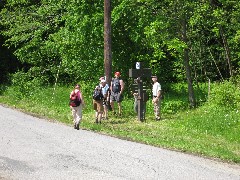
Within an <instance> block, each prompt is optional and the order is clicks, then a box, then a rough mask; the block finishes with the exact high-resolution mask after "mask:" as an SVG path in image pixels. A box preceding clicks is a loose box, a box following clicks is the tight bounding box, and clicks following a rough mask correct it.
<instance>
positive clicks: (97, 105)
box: [93, 99, 103, 112]
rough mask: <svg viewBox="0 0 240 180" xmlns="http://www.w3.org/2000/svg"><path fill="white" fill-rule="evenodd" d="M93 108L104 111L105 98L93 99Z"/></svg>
mask: <svg viewBox="0 0 240 180" xmlns="http://www.w3.org/2000/svg"><path fill="white" fill-rule="evenodd" d="M93 109H94V110H95V111H97V112H103V100H102V99H101V100H99V101H96V100H93Z"/></svg>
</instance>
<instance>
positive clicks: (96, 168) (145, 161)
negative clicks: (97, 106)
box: [0, 105, 240, 180]
mask: <svg viewBox="0 0 240 180" xmlns="http://www.w3.org/2000/svg"><path fill="white" fill-rule="evenodd" d="M3 179H23V180H27V179H31V180H32V179H38V180H41V179H42V180H51V179H52V180H55V179H56V180H61V179H62V180H66V179H68V180H72V179H81V180H82V179H83V180H84V179H86V180H90V179H98V180H99V179H104V180H105V179H106V180H108V179H109V180H110V179H111V180H112V179H114V180H115V179H116V180H118V179H131V180H135V179H136V180H141V179H146V180H151V179H153V180H155V179H161V180H165V179H169V180H174V179H176V180H181V179H183V180H188V179H189V180H194V179H195V180H198V179H199V180H208V179H209V180H240V166H238V165H230V164H225V163H221V162H215V161H212V160H209V159H204V158H200V157H196V156H192V155H188V154H184V153H180V152H174V151H169V150H166V149H161V148H156V147H152V146H148V145H143V144H139V143H134V142H130V141H124V140H120V139H117V138H113V137H108V136H105V135H100V134H97V133H93V132H89V131H85V130H79V131H77V130H74V129H73V128H72V127H69V126H66V125H63V124H59V123H53V122H49V121H47V120H44V119H39V118H36V117H32V116H30V115H27V114H24V113H22V112H19V111H16V110H13V109H10V108H6V107H3V106H1V105H0V180H3Z"/></svg>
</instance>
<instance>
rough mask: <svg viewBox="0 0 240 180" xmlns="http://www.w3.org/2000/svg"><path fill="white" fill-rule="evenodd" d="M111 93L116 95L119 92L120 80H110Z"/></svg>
mask: <svg viewBox="0 0 240 180" xmlns="http://www.w3.org/2000/svg"><path fill="white" fill-rule="evenodd" d="M112 91H113V92H114V93H117V92H120V91H121V85H120V79H118V78H115V79H113V80H112Z"/></svg>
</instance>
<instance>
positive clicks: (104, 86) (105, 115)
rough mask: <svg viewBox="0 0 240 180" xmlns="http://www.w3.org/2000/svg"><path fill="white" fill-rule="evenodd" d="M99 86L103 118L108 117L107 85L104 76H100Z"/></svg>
mask: <svg viewBox="0 0 240 180" xmlns="http://www.w3.org/2000/svg"><path fill="white" fill-rule="evenodd" d="M99 80H100V87H101V88H102V94H103V97H104V98H103V108H104V111H103V117H102V118H103V119H108V106H107V103H109V101H110V99H109V85H108V84H107V82H106V80H105V79H104V78H100V79H99Z"/></svg>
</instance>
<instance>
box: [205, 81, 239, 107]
mask: <svg viewBox="0 0 240 180" xmlns="http://www.w3.org/2000/svg"><path fill="white" fill-rule="evenodd" d="M239 102H240V89H239V87H237V86H236V85H235V84H234V83H233V82H231V81H224V82H222V83H219V84H217V85H216V86H214V87H213V88H212V90H211V92H210V97H209V104H210V105H213V106H220V107H225V108H234V109H235V108H238V107H239V105H240V104H239Z"/></svg>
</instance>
